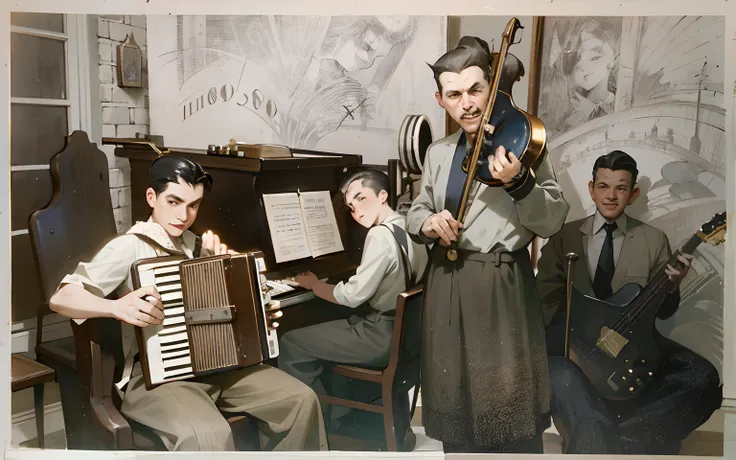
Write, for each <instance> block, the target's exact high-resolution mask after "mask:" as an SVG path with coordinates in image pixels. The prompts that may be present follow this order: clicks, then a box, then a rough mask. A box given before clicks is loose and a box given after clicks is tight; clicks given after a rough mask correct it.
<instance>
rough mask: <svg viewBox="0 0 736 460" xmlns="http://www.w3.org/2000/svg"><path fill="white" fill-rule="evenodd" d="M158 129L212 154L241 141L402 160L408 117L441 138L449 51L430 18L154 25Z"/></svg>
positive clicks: (199, 19) (166, 21)
mask: <svg viewBox="0 0 736 460" xmlns="http://www.w3.org/2000/svg"><path fill="white" fill-rule="evenodd" d="M148 21H149V22H148V23H149V38H148V45H149V49H148V56H149V68H150V88H151V90H150V93H151V96H150V97H151V101H150V103H151V130H152V132H155V133H157V134H162V135H163V136H164V139H165V140H166V142H167V144H169V145H172V146H180V147H189V148H206V147H207V144H208V143H225V142H227V140H229V139H230V138H236V139H237V140H239V141H244V142H252V143H277V144H284V145H287V146H289V147H299V148H306V149H317V150H325V151H333V152H344V153H359V154H363V155H364V162H365V163H372V164H384V165H385V164H386V161H387V160H388V159H389V158H397V147H396V146H397V142H398V141H397V139H398V131H399V127H400V126H401V122H402V120H403V118H404V116H406V115H407V114H412V113H416V114H425V115H427V116H429V117H430V122H431V125H432V129H433V134H434V137H435V138H439V137H442V136H444V118H443V115H444V114H443V112H442V109H441V108H440V107H438V106H437V103H436V101H435V99H434V97H433V95H434V92H435V91H436V86H435V84H434V80H433V79H432V73H431V71H430V70H429V69H428V67H427V64H426V63H427V62H433V60H434V59H436V57H437V56H439V55H441V54H442V53H443V52H444V51H445V49H446V43H445V42H446V28H447V26H446V19H445V18H444V17H429V16H386V17H380V16H332V17H330V16H171V17H168V16H150V17H149V18H148Z"/></svg>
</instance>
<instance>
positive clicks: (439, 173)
mask: <svg viewBox="0 0 736 460" xmlns="http://www.w3.org/2000/svg"><path fill="white" fill-rule="evenodd" d="M460 134H461V130H458V131H457V132H456V133H454V134H451V135H449V136H447V137H445V138H443V139H440V140H438V141H436V142H434V143H432V144H431V145H430V146H429V148H428V149H427V153H426V155H425V158H424V169H423V172H422V184H421V188H420V190H419V196H417V198H416V199H415V200H414V201H413V202H412V206H411V208H410V209H409V211H408V213H407V215H406V222H407V226H406V228H407V231H408V232H409V234H410V235H412V237H413V238H414V239H416V240H418V241H421V242H422V243H423V244H431V243H434V242H435V240H432V239H430V238H427V237H426V236H425V235H424V234H423V233H422V226H423V224H424V222H425V221H426V220H427V219H429V218H430V217H431V216H432V214H435V213H439V212H441V211H442V210H443V209H445V198H446V197H445V195H446V190H447V183H448V179H449V176H450V168H451V165H452V159H453V156H454V154H455V147H456V146H457V143H458V141H459V140H460ZM527 181H533V184H529V185H531V187H524V188H525V189H528V193H527V192H525V193H524V194H522V195H523V196H519V195H518V194H515V193H510V192H509V191H507V190H505V189H504V187H489V186H486V185H482V184H480V183H474V186H475V188H476V189H477V191H476V192H475V193H473V197H472V201H469V202H468V212H467V213H466V217H465V219H464V222H463V223H464V228H463V230H462V232H461V233H460V236H459V237H458V247H459V248H460V249H467V250H471V251H476V252H483V253H488V252H491V251H492V250H493V251H509V252H511V251H516V250H519V249H522V248H525V247H527V246H528V245H529V243H530V242H531V241H532V239H533V238H534V236H535V235H537V236H540V237H542V238H549V237H550V236H552V235H554V234H555V233H557V232H558V231H559V230H560V228H562V225H563V224H564V223H565V218H566V217H567V212H568V210H569V208H570V206H569V205H568V203H567V202H566V201H565V199H564V197H563V196H562V188H561V187H560V185H559V184H558V183H557V180H556V178H555V173H554V170H553V168H552V163H551V162H550V159H549V155H548V154H545V156H544V159H543V160H542V161H541V163H540V165H539V167H538V168H537V169H536V170H535V171H534V175H533V176H531V175H530V176H529V177H527ZM525 183H526V181H525Z"/></svg>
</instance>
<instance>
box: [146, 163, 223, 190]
mask: <svg viewBox="0 0 736 460" xmlns="http://www.w3.org/2000/svg"><path fill="white" fill-rule="evenodd" d="M180 177H181V179H182V180H183V181H184V182H186V183H188V184H191V185H192V186H194V185H197V184H202V185H204V191H205V192H209V191H210V190H211V189H212V176H210V175H209V174H208V173H207V172H205V170H204V169H202V166H201V165H200V164H199V163H196V162H194V161H191V160H187V159H186V158H182V157H178V156H175V155H162V156H160V157H158V158H156V159H155V160H153V161H152V162H151V166H150V168H149V169H148V186H149V187H151V188H152V189H153V191H154V192H156V195H160V194H161V193H163V192H165V191H166V189H167V188H169V183H174V184H176V183H178V182H179V178H180Z"/></svg>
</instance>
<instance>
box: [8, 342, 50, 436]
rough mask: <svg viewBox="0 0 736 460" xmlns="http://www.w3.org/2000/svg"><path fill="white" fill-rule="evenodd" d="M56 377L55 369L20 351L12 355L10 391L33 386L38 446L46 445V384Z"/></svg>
mask: <svg viewBox="0 0 736 460" xmlns="http://www.w3.org/2000/svg"><path fill="white" fill-rule="evenodd" d="M54 379H55V373H54V370H53V369H51V368H50V367H48V366H44V365H43V364H41V363H39V362H37V361H34V360H32V359H30V358H28V357H26V356H23V355H21V354H18V353H13V354H12V355H10V391H12V392H13V393H15V392H16V391H21V390H25V389H26V388H31V387H33V407H34V409H35V413H36V436H37V437H38V447H40V448H41V449H43V447H44V442H43V438H44V426H43V410H44V406H43V393H44V391H43V390H44V385H45V384H46V383H51V382H53V381H54Z"/></svg>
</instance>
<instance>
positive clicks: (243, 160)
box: [102, 138, 367, 335]
mask: <svg viewBox="0 0 736 460" xmlns="http://www.w3.org/2000/svg"><path fill="white" fill-rule="evenodd" d="M102 142H103V144H112V145H117V147H116V149H115V156H117V157H121V158H127V159H128V160H129V161H130V168H131V169H130V178H131V207H132V217H133V222H136V221H142V220H147V219H148V218H149V217H150V212H151V209H150V207H149V206H148V204H147V203H146V200H145V191H146V189H147V187H148V169H149V165H150V163H151V161H153V160H154V159H155V158H156V157H157V156H158V155H159V153H160V152H162V153H163V152H165V154H173V155H178V156H182V157H185V158H189V159H191V160H193V161H196V162H198V163H199V164H201V165H202V167H204V168H205V170H206V171H207V172H208V173H209V174H211V175H212V178H213V187H212V191H211V192H210V193H208V194H207V195H206V196H205V199H204V202H203V205H202V206H201V207H200V211H199V215H198V216H197V220H196V221H195V223H194V225H192V227H191V229H190V230H191V231H193V232H194V233H196V234H199V235H201V234H202V233H203V232H204V231H206V230H212V231H213V232H215V233H216V234H218V235H219V236H220V239H221V240H222V241H223V242H224V243H225V244H227V245H228V246H229V247H230V248H232V249H234V250H236V251H239V252H245V251H253V250H259V251H262V252H263V254H264V256H265V263H266V278H267V279H268V282H269V284H270V287H271V288H273V289H274V290H273V291H272V297H273V298H274V299H276V300H279V301H280V303H281V309H282V311H283V313H284V315H283V317H282V318H280V320H279V328H278V332H279V335H281V334H283V333H285V332H288V331H289V330H292V329H296V328H300V327H304V326H308V325H311V324H316V323H321V322H324V321H329V320H332V319H338V318H347V317H349V316H350V315H351V314H354V313H356V311H355V310H354V309H350V308H347V307H342V306H339V305H334V304H331V303H329V302H326V301H323V300H322V299H319V298H316V297H315V296H314V294H313V293H312V292H311V291H309V290H306V289H304V288H301V287H296V286H294V285H293V283H292V282H291V281H290V280H289V278H290V277H292V276H294V275H296V274H297V273H300V272H304V271H307V270H308V271H312V272H313V273H315V275H317V277H318V278H320V279H323V280H327V281H328V282H330V283H333V284H336V283H337V282H339V281H340V280H346V279H348V278H349V277H350V275H352V274H353V273H355V269H356V268H357V266H358V264H359V263H360V257H361V254H362V247H363V243H364V241H365V236H366V233H367V229H365V228H364V227H362V226H360V225H359V224H357V223H356V222H355V221H354V220H353V219H352V217H351V216H350V214H349V210H348V208H347V206H346V205H345V203H344V201H343V198H342V195H341V193H340V191H339V188H338V187H339V185H340V182H341V180H342V179H343V178H344V177H345V176H346V175H347V174H349V173H351V172H353V171H354V170H357V169H361V168H364V166H363V165H362V157H361V156H360V155H355V154H345V153H328V152H320V151H313V150H304V149H296V148H287V147H283V146H278V147H277V148H276V150H275V147H274V146H268V145H264V146H260V145H249V146H247V148H242V150H246V152H245V153H244V154H243V153H242V152H241V155H242V156H236V155H237V154H234V153H233V154H224V155H223V154H213V153H212V152H213V151H214V149H213V148H212V147H210V148H208V149H201V150H198V149H184V148H166V147H163V146H161V145H155V144H153V143H152V142H146V141H141V140H140V139H117V138H104V139H103V140H102ZM278 149H282V155H279V154H278V151H277V150H278ZM284 149H285V150H284ZM208 150H209V152H210V153H208ZM275 151H276V153H274V152H275ZM325 190H329V192H330V196H331V197H332V204H333V208H334V210H335V218H336V220H337V225H338V229H339V231H340V236H341V238H342V243H343V247H344V250H343V251H341V252H338V253H333V254H327V255H324V256H320V257H317V258H311V257H310V258H305V259H299V260H295V261H290V262H282V263H277V262H276V259H275V256H274V250H273V244H272V242H271V236H270V232H269V226H268V221H267V219H266V212H265V208H264V205H263V195H264V194H271V193H285V192H296V191H300V192H305V191H325Z"/></svg>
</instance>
